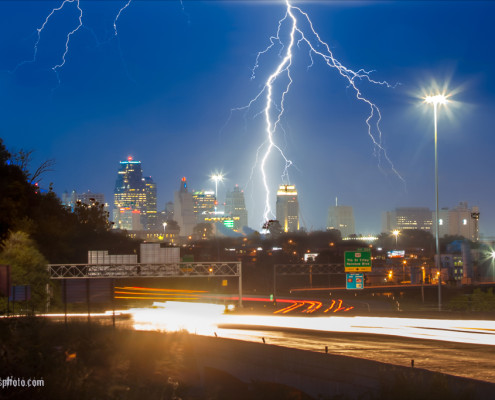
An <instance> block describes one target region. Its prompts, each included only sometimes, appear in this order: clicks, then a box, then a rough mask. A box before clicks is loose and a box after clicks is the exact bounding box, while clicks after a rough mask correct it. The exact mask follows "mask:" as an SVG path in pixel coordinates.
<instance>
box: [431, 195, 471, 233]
mask: <svg viewBox="0 0 495 400" xmlns="http://www.w3.org/2000/svg"><path fill="white" fill-rule="evenodd" d="M434 217H435V212H433V219H434ZM479 217H480V211H479V208H478V207H476V206H474V207H471V208H469V207H468V203H467V202H460V203H459V204H458V206H457V207H455V208H452V209H448V208H442V209H441V210H440V211H439V219H438V230H439V235H440V237H443V236H445V235H451V236H463V237H465V238H466V239H469V240H472V241H473V242H477V241H479V238H480V234H479Z"/></svg>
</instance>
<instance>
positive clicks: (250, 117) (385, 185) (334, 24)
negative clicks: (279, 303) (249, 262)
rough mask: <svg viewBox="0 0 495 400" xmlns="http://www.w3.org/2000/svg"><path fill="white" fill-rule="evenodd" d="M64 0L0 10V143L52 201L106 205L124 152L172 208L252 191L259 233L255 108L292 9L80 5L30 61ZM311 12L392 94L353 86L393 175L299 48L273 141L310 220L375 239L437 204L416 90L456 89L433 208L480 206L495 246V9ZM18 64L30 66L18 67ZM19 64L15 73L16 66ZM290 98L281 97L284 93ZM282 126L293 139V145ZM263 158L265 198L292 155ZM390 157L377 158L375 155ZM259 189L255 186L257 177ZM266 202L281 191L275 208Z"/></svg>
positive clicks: (371, 6) (326, 5) (427, 114)
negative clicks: (221, 177) (375, 125)
mask: <svg viewBox="0 0 495 400" xmlns="http://www.w3.org/2000/svg"><path fill="white" fill-rule="evenodd" d="M61 4H62V1H57V2H42V1H31V2H27V1H1V2H0V31H1V33H0V34H1V36H0V37H1V38H2V40H1V41H0V55H1V57H0V102H1V103H0V110H1V115H2V118H1V122H0V124H1V125H0V136H1V137H2V138H3V139H4V140H5V142H6V145H7V147H8V148H9V149H11V150H16V149H20V148H23V149H32V150H34V151H35V154H34V155H35V160H34V162H33V167H36V165H37V164H38V163H40V162H41V161H43V160H45V159H49V158H54V159H55V160H56V166H55V171H53V172H50V173H48V174H46V175H45V177H44V179H43V182H42V183H43V184H44V185H45V186H48V183H49V182H53V184H54V188H55V190H56V192H57V193H59V194H61V193H62V192H63V191H64V190H68V191H70V190H72V189H75V190H77V191H78V192H83V191H86V190H91V191H94V192H103V193H105V196H106V198H107V201H108V202H112V192H113V188H114V184H115V179H116V174H117V169H118V162H119V161H120V160H124V159H125V158H126V157H127V156H129V155H132V156H134V158H135V159H137V160H141V161H142V165H143V170H144V173H145V174H146V175H151V176H152V177H153V179H154V180H155V181H156V182H157V185H158V194H159V208H163V207H164V205H165V203H166V202H167V201H169V200H172V199H173V192H174V190H177V188H178V187H179V180H180V177H182V176H186V177H187V178H188V181H189V184H190V187H191V188H193V189H210V188H213V184H212V183H211V182H210V181H209V178H208V176H209V175H210V174H211V173H212V172H214V171H216V170H221V171H223V172H224V173H225V174H226V178H227V180H226V182H225V183H224V184H220V186H219V197H220V200H221V201H223V200H224V198H225V197H224V196H225V190H226V189H230V188H232V187H233V186H234V185H235V184H239V185H240V186H241V187H243V188H245V189H246V190H245V193H246V198H247V202H248V204H247V205H248V211H249V222H250V225H251V226H252V227H254V228H255V229H259V228H260V226H261V222H262V212H263V200H262V197H263V196H264V190H263V189H262V186H261V181H260V174H259V168H258V167H256V168H255V169H254V174H253V180H252V181H251V182H250V181H249V177H250V175H251V171H252V167H253V164H254V162H255V159H256V149H257V148H258V146H260V144H261V143H262V142H263V140H264V127H263V124H264V121H263V118H262V116H261V115H257V113H259V112H260V111H261V110H262V107H263V103H262V102H258V103H255V104H254V105H253V107H252V109H251V110H250V111H249V112H248V113H242V112H234V113H233V114H232V116H231V117H230V119H229V115H230V110H231V109H232V108H235V107H241V106H244V105H246V104H247V103H248V102H249V101H250V99H252V98H253V97H254V96H256V94H257V93H258V92H259V90H260V89H261V88H262V86H263V84H264V83H265V81H266V79H267V77H268V76H269V75H270V74H271V73H272V72H273V69H274V68H275V66H276V65H277V64H278V63H279V62H280V56H279V54H283V49H281V47H276V46H275V47H274V48H273V49H272V50H271V51H270V52H268V53H267V54H266V55H264V56H262V57H261V58H260V67H259V68H258V69H257V71H256V78H255V79H253V80H252V79H251V69H252V67H253V66H254V64H255V61H256V54H257V52H258V51H261V50H263V49H264V48H266V46H268V45H269V44H270V40H269V38H270V36H273V35H275V34H276V31H277V24H278V21H279V19H280V18H282V17H283V16H284V14H285V5H284V3H283V1H270V2H263V1H231V2H228V1H209V2H196V1H184V2H183V3H182V4H181V2H180V1H136V0H134V1H133V2H131V3H130V5H129V7H127V9H125V10H124V11H123V12H122V14H121V16H120V18H119V20H118V22H117V28H118V36H117V37H115V36H114V29H113V22H114V19H115V16H116V14H117V12H118V10H119V9H120V8H121V7H123V6H124V5H125V4H126V1H108V2H104V1H87V0H86V1H85V0H80V3H79V4H80V7H81V9H82V10H83V19H82V21H83V24H84V25H83V27H81V28H80V29H79V30H78V31H77V32H76V33H75V34H74V35H73V36H72V37H71V40H70V43H69V51H68V53H67V56H66V64H65V65H64V66H63V67H62V68H60V69H58V71H59V78H60V84H59V83H58V81H57V75H56V74H55V73H54V72H53V70H52V69H51V68H52V67H53V66H55V65H57V64H59V63H60V62H61V60H62V54H63V52H64V49H65V40H66V35H67V33H68V32H70V31H71V30H72V29H74V28H75V27H76V26H77V24H78V20H77V18H78V12H77V8H76V7H75V2H74V3H67V4H66V5H65V6H64V8H63V9H62V10H61V11H60V12H57V13H55V14H53V16H52V18H51V19H50V20H49V21H48V23H47V25H46V27H45V29H44V31H43V32H42V33H41V39H40V41H39V44H38V51H37V56H36V60H35V61H34V62H28V63H24V64H21V63H22V62H23V61H30V60H33V51H34V45H35V42H36V40H37V31H36V29H37V28H39V27H40V26H41V25H42V24H43V22H44V20H45V18H46V17H47V16H48V14H49V13H50V11H51V10H52V9H53V8H54V7H58V6H59V5H61ZM294 4H296V5H298V6H300V7H301V8H302V9H303V10H304V11H306V12H307V13H308V14H309V16H310V18H311V20H312V22H313V25H314V28H315V30H316V31H317V32H318V33H319V35H320V37H321V39H322V40H324V41H325V42H327V43H328V44H329V46H330V48H331V50H332V52H333V54H334V56H335V57H336V58H337V59H338V60H339V61H340V62H341V63H342V64H344V65H346V66H347V67H348V68H352V69H353V70H359V69H360V68H363V69H365V70H374V71H375V72H374V73H373V74H372V75H371V76H372V78H373V79H376V80H378V81H382V80H386V81H387V82H389V83H390V84H392V85H395V84H397V83H399V85H397V86H395V87H394V88H386V87H383V86H378V87H376V86H375V87H373V86H372V85H370V84H367V83H366V82H364V81H363V82H361V83H360V88H361V89H362V92H363V94H364V95H365V96H366V97H367V98H369V99H370V100H372V101H373V102H374V103H375V104H376V105H377V106H379V107H380V110H381V114H382V121H381V128H382V132H383V137H382V140H383V145H384V147H385V148H386V150H387V153H388V155H389V157H390V159H391V160H392V162H393V163H394V166H395V168H396V169H397V171H398V172H399V173H400V174H401V175H402V177H403V178H404V180H405V185H404V184H403V182H402V181H401V180H400V179H399V178H398V177H397V176H395V175H394V174H393V173H392V171H391V169H390V168H389V166H388V165H387V164H386V163H382V167H383V168H380V167H379V165H378V161H379V160H378V158H377V157H376V156H375V155H374V151H373V150H374V148H373V144H372V142H371V140H370V138H369V136H368V134H367V128H366V124H365V120H366V118H367V115H368V108H367V107H366V105H365V104H363V103H362V102H358V101H357V100H356V99H355V95H354V93H353V91H352V90H351V89H350V88H349V87H348V85H347V82H346V81H345V80H343V79H342V77H340V76H339V75H338V73H337V71H336V70H335V69H331V68H329V67H327V66H326V65H325V64H324V63H323V62H322V61H321V59H318V58H316V57H314V64H313V65H312V66H311V67H310V68H308V67H309V66H310V65H311V59H310V57H309V55H308V48H307V46H305V45H304V44H303V43H302V44H300V46H299V47H296V48H295V49H294V54H293V56H294V58H293V64H292V70H291V76H292V79H293V84H292V86H291V91H290V93H289V94H288V95H287V96H286V101H285V115H284V118H283V120H282V125H281V127H282V128H283V131H282V130H280V131H278V132H277V133H276V137H275V140H276V141H277V143H278V144H279V145H280V146H281V147H282V148H283V150H284V151H285V153H286V155H287V156H288V157H289V158H290V159H291V160H292V161H293V162H294V165H295V167H293V168H292V169H291V171H290V180H291V182H292V183H294V184H296V186H297V188H298V190H299V197H300V206H301V213H302V219H303V225H305V226H306V228H307V229H320V228H324V227H325V226H326V219H327V210H328V207H329V206H330V205H332V204H334V202H335V197H338V198H339V203H340V204H343V205H351V206H353V207H354V213H355V218H356V227H357V230H358V231H359V232H360V233H377V232H379V231H380V229H381V213H382V211H386V210H391V209H393V208H395V207H398V206H426V207H430V208H431V209H433V208H434V159H433V157H434V151H433V112H432V109H431V107H428V106H426V105H424V104H422V103H421V98H420V97H421V95H422V92H424V91H425V90H426V91H428V90H429V89H430V88H431V87H432V84H433V83H434V82H437V83H438V85H440V86H444V85H446V84H448V91H449V92H450V91H454V94H453V96H452V100H453V102H452V103H451V104H449V106H448V110H446V109H442V110H440V113H439V121H438V124H439V125H438V127H439V170H440V173H439V177H440V192H439V193H440V207H454V206H456V205H457V204H458V203H459V202H460V201H468V203H469V205H478V206H479V207H480V212H481V218H480V228H481V232H482V233H484V234H486V235H495V206H494V201H493V199H494V198H495V185H494V184H493V174H494V172H495V157H494V156H493V148H494V144H495V137H494V118H495V117H494V116H495V77H494V75H493V74H494V73H495V53H494V51H493V41H494V39H495V24H493V16H494V15H495V2H490V1H480V2H475V1H466V2H463V1H455V2H449V1H440V2H433V1H418V2H413V1H396V2H387V1H376V2H374V1H360V2H354V1H338V2H337V1H318V2H297V3H294ZM19 64H21V65H19ZM16 66H18V67H17V68H16ZM277 88H278V89H280V87H279V86H277ZM284 132H285V133H284ZM272 154H273V157H272V158H271V159H270V162H269V163H268V166H269V169H268V172H269V182H270V185H271V187H272V188H273V191H275V190H276V187H277V185H278V184H279V183H280V178H279V177H280V174H281V171H282V166H283V164H282V162H281V161H282V160H281V158H280V156H278V155H277V154H276V153H272ZM382 160H383V157H382ZM248 182H249V183H248ZM271 199H272V201H271V203H272V207H274V204H275V195H274V194H273V193H272V196H271Z"/></svg>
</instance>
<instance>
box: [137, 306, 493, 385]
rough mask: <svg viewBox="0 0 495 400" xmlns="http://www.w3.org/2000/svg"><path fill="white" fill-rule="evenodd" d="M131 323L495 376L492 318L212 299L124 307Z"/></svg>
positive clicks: (486, 378) (472, 375) (489, 378)
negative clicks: (262, 310)
mask: <svg viewBox="0 0 495 400" xmlns="http://www.w3.org/2000/svg"><path fill="white" fill-rule="evenodd" d="M128 313H129V314H130V316H131V318H132V326H133V328H134V329H137V330H159V331H179V330H186V331H188V332H190V333H196V334H200V335H206V336H218V337H224V338H231V339H238V340H245V341H252V342H259V343H262V342H263V340H264V341H265V343H266V344H273V345H279V346H285V347H292V348H298V349H303V350H310V351H318V352H325V351H326V349H325V348H327V350H328V353H331V354H339V355H346V356H352V357H359V358H366V359H371V360H375V361H381V362H387V363H392V364H397V365H403V366H410V365H411V360H414V366H415V367H417V368H425V369H429V370H433V371H438V372H443V373H447V374H452V375H457V376H463V377H468V378H473V379H479V380H484V381H488V382H492V383H495V321H474V320H445V319H442V320H437V319H410V318H382V317H358V316H356V317H347V316H345V317H344V316H328V317H327V316H323V317H313V316H299V317H292V316H285V315H275V316H270V315H237V314H229V313H227V314H226V313H224V307H223V306H219V305H213V304H198V303H180V302H167V303H157V305H156V306H155V307H152V308H135V309H131V310H129V311H128Z"/></svg>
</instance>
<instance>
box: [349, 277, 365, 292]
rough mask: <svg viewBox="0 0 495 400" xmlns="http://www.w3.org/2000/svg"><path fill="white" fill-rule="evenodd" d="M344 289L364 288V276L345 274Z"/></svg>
mask: <svg viewBox="0 0 495 400" xmlns="http://www.w3.org/2000/svg"><path fill="white" fill-rule="evenodd" d="M345 276H346V280H345V288H346V289H362V288H364V274H345Z"/></svg>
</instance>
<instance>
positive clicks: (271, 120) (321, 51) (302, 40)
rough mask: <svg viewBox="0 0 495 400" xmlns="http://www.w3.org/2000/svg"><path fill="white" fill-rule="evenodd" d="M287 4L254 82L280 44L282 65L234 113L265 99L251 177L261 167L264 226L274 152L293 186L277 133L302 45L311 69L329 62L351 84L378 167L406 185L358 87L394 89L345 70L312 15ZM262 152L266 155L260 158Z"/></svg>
mask: <svg viewBox="0 0 495 400" xmlns="http://www.w3.org/2000/svg"><path fill="white" fill-rule="evenodd" d="M284 2H285V7H286V12H285V15H284V17H283V18H282V19H280V20H279V21H278V28H277V32H276V35H275V36H271V37H270V44H269V45H268V46H267V47H266V48H265V49H264V50H262V51H260V52H258V54H257V56H256V61H255V64H254V67H253V69H252V70H251V72H252V74H251V79H252V80H253V79H255V78H256V70H257V69H258V67H259V65H260V59H261V58H262V57H263V56H264V55H265V54H267V53H268V52H269V51H270V50H271V49H272V48H273V47H274V46H275V45H276V44H277V43H278V44H279V45H280V46H281V50H280V52H279V56H280V62H279V63H278V64H277V65H276V66H275V68H274V69H273V72H272V73H271V74H270V75H269V76H268V78H267V79H266V81H265V83H264V85H263V87H262V89H261V90H260V91H259V92H258V94H257V95H256V96H255V97H254V98H252V99H251V100H250V101H249V103H248V104H247V105H245V106H243V107H239V108H234V109H232V110H231V111H242V110H244V111H246V110H248V109H249V108H250V107H251V106H252V105H253V104H254V103H256V102H258V100H260V99H262V98H263V100H264V107H263V111H262V112H261V113H260V114H263V115H264V123H265V128H264V131H265V134H266V139H265V140H264V141H263V143H262V144H261V145H260V146H259V147H258V150H257V152H256V160H255V165H254V167H253V169H252V171H251V177H250V180H251V179H252V177H253V174H254V169H255V168H256V165H258V163H260V172H261V176H262V181H263V187H264V190H265V206H264V212H263V222H266V221H267V220H269V219H270V218H271V217H273V215H274V214H273V211H272V208H271V202H270V187H269V185H268V178H267V174H266V163H267V161H268V159H269V157H270V155H271V153H272V152H273V151H274V150H276V151H278V152H279V153H280V155H281V156H282V158H283V160H284V161H285V167H284V169H283V172H282V176H281V179H282V182H284V183H285V182H287V183H289V182H290V181H289V168H290V167H291V166H292V165H293V163H292V161H291V160H290V159H288V158H287V157H286V155H285V154H284V152H283V150H282V149H281V147H280V146H279V145H277V144H276V141H275V136H276V133H277V131H278V130H279V129H281V127H280V123H281V120H282V117H283V114H284V112H285V108H284V102H285V98H286V96H287V94H288V93H289V91H290V88H291V85H292V83H293V79H292V75H291V66H292V61H293V58H294V54H293V50H294V46H295V45H297V46H298V47H300V46H301V44H305V45H307V47H308V49H309V57H310V59H311V64H310V65H309V66H308V69H309V68H310V67H311V66H312V65H313V63H314V58H315V57H319V58H320V59H322V60H323V61H324V62H325V64H326V65H327V66H328V67H330V68H331V69H335V70H337V72H338V73H339V74H340V76H341V77H342V78H343V79H344V81H345V82H346V83H347V86H348V88H350V89H352V90H353V92H354V94H355V97H356V99H357V100H358V101H360V102H363V103H365V104H367V105H368V106H369V114H368V117H367V118H366V120H365V123H366V126H367V132H368V136H369V138H370V139H371V142H372V144H373V153H374V155H375V156H376V157H377V158H378V167H379V168H380V169H381V157H382V156H383V158H384V159H385V161H386V162H387V164H388V166H389V168H390V169H391V171H392V172H393V173H394V174H395V175H396V176H397V177H398V178H399V179H400V180H401V181H402V182H405V181H404V179H403V178H402V176H401V175H400V174H399V172H398V171H397V170H396V169H395V167H394V165H393V163H392V161H391V159H390V158H389V156H388V155H387V151H386V150H385V148H384V147H383V145H382V132H381V129H380V121H381V118H382V116H381V112H380V109H379V108H378V106H377V105H376V104H375V103H373V102H372V101H371V100H369V99H368V98H367V97H365V96H364V95H363V93H362V92H361V90H360V89H359V88H358V83H359V82H360V81H363V80H364V81H367V82H369V83H371V84H374V85H380V86H385V87H387V88H390V87H392V86H391V85H390V84H389V83H387V82H386V81H376V80H374V79H372V78H371V76H370V75H371V73H372V72H373V71H365V70H364V69H360V70H358V71H354V70H352V69H350V68H347V67H346V66H344V65H343V64H342V63H341V62H339V61H338V60H337V59H336V58H335V57H334V55H333V53H332V51H331V50H330V47H329V46H328V44H327V43H326V42H324V41H323V40H322V39H321V37H320V36H319V34H318V33H317V32H316V30H315V28H314V26H313V23H312V21H311V19H310V17H309V15H308V14H307V13H306V12H304V11H303V10H301V8H299V7H296V6H293V5H292V4H291V2H290V0H284ZM298 17H299V18H301V20H302V21H303V22H302V23H301V24H299V21H298ZM303 23H304V24H305V25H306V26H307V27H308V29H307V30H306V32H305V31H304V30H303V28H301V27H300V26H302V24H303ZM286 25H288V28H289V34H288V43H285V42H284V41H283V40H282V38H281V31H282V28H283V27H284V26H286ZM283 78H284V79H285V80H286V83H284V84H283V88H282V92H281V94H279V100H278V101H276V100H274V96H275V92H276V90H275V88H274V85H275V83H276V82H277V83H278V82H279V81H280V80H281V79H283ZM257 115H259V114H257ZM255 117H256V116H255ZM282 130H283V129H282ZM261 152H263V153H262V154H261V155H260V153H261ZM260 160H261V162H260Z"/></svg>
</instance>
